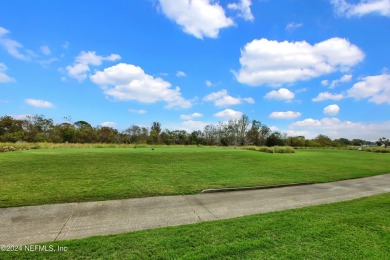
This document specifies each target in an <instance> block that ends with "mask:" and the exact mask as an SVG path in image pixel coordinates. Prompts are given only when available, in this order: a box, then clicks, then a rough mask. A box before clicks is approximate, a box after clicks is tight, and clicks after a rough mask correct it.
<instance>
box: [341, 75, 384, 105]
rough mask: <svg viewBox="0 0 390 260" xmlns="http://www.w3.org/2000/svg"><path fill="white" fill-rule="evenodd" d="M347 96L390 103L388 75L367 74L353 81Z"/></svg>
mask: <svg viewBox="0 0 390 260" xmlns="http://www.w3.org/2000/svg"><path fill="white" fill-rule="evenodd" d="M347 93H348V97H352V98H355V99H357V100H361V99H368V101H370V102H373V103H376V104H383V103H385V104H389V105H390V75H389V74H382V75H376V76H368V77H365V78H363V79H362V81H360V82H358V83H355V84H354V85H353V86H352V88H350V89H349V90H348V91H347Z"/></svg>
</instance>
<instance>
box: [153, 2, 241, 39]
mask: <svg viewBox="0 0 390 260" xmlns="http://www.w3.org/2000/svg"><path fill="white" fill-rule="evenodd" d="M159 1H160V6H161V9H162V11H163V13H164V14H165V15H166V16H167V17H168V18H169V19H171V20H173V21H175V22H176V23H177V24H178V25H180V26H181V27H182V28H183V31H184V32H185V33H188V34H190V35H193V36H195V37H196V38H199V39H203V38H204V37H209V38H217V37H218V34H219V30H221V29H222V28H226V27H229V26H232V25H234V22H233V20H232V19H230V18H228V17H226V16H225V10H224V9H223V8H222V7H221V6H220V5H219V4H218V3H213V2H214V1H210V0H196V1H195V0H159Z"/></svg>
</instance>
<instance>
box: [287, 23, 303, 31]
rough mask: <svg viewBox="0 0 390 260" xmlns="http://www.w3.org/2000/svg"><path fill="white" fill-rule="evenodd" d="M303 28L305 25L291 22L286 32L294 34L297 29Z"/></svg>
mask: <svg viewBox="0 0 390 260" xmlns="http://www.w3.org/2000/svg"><path fill="white" fill-rule="evenodd" d="M302 26H303V23H297V22H290V23H288V24H287V26H286V31H288V32H293V31H295V30H296V29H298V28H300V27H302Z"/></svg>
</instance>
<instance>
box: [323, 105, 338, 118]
mask: <svg viewBox="0 0 390 260" xmlns="http://www.w3.org/2000/svg"><path fill="white" fill-rule="evenodd" d="M323 112H324V114H325V115H328V116H335V115H337V114H338V113H339V112H340V107H339V106H338V105H336V104H333V105H329V106H327V107H325V108H324V111H323Z"/></svg>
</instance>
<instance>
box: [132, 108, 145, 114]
mask: <svg viewBox="0 0 390 260" xmlns="http://www.w3.org/2000/svg"><path fill="white" fill-rule="evenodd" d="M129 112H131V113H134V114H140V115H143V114H146V110H143V109H129Z"/></svg>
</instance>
